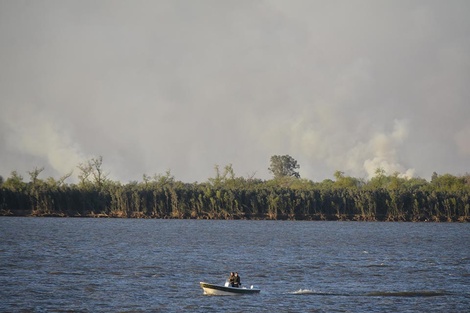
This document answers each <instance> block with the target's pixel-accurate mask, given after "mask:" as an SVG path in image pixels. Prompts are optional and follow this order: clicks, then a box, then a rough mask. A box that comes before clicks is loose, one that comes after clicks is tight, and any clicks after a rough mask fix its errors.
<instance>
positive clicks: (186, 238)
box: [0, 217, 470, 312]
mask: <svg viewBox="0 0 470 313" xmlns="http://www.w3.org/2000/svg"><path fill="white" fill-rule="evenodd" d="M0 236H1V242H0V311H1V312H469V311H470V224H458V223H442V224H441V223H373V222H364V223H360V222H287V221H203V220H139V219H80V218H12V217H0ZM230 271H238V272H239V273H240V275H241V278H242V283H244V284H245V285H251V284H253V285H256V286H257V287H259V288H261V290H262V291H261V293H260V294H259V295H249V296H233V297H232V296H205V295H203V293H202V289H201V288H200V287H199V282H200V281H206V282H210V283H221V284H222V283H224V281H225V279H226V278H227V276H228V274H229V272H230Z"/></svg>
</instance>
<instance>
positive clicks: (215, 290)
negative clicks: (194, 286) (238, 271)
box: [200, 282, 261, 296]
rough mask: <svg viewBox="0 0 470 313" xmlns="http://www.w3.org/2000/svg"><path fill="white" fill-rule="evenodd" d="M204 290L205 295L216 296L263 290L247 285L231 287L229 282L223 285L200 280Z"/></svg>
mask: <svg viewBox="0 0 470 313" xmlns="http://www.w3.org/2000/svg"><path fill="white" fill-rule="evenodd" d="M200 284H201V288H202V290H204V294H205V295H214V296H233V295H246V294H254V293H259V292H260V291H261V290H259V289H257V288H253V286H251V288H246V287H230V286H229V284H228V282H227V283H225V285H224V286H222V285H215V284H209V283H205V282H200Z"/></svg>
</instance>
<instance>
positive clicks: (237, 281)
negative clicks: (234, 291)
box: [233, 272, 242, 287]
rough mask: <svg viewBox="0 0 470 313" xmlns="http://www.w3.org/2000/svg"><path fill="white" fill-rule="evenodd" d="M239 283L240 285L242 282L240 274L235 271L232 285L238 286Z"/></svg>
mask: <svg viewBox="0 0 470 313" xmlns="http://www.w3.org/2000/svg"><path fill="white" fill-rule="evenodd" d="M241 285H242V283H241V282H240V276H239V275H238V273H237V272H236V273H235V276H234V282H233V287H240V286H241Z"/></svg>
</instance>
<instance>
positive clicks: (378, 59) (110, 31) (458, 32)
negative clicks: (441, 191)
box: [0, 0, 470, 183]
mask: <svg viewBox="0 0 470 313" xmlns="http://www.w3.org/2000/svg"><path fill="white" fill-rule="evenodd" d="M469 14H470V1H468V0H463V1H455V0H446V1H442V0H439V1H432V0H422V1H414V0H403V1H401V0H390V1H385V0H384V1H377V0H370V1H346V0H345V1H332V0H325V1H314V0H306V1H295V0H289V1H285V0H279V1H274V0H273V1H267V0H266V1H243V0H233V1H223V0H213V1H206V0H197V1H190V0H186V1H178V0H176V1H175V0H168V1H163V0H157V1H138V0H137V1H136V0H133V1H118V0H110V1H97V0H92V1H86V0H79V1H66V0H65V1H64V0H57V1H56V0H52V1H33V0H29V1H21V0H0V175H2V176H3V177H4V178H8V177H9V176H10V173H11V171H13V170H16V171H18V172H19V173H20V174H21V175H23V176H24V177H25V180H26V181H28V180H29V175H28V174H27V171H31V170H33V169H34V168H36V167H37V168H40V167H45V170H44V172H43V173H42V174H41V176H40V178H47V177H49V176H52V177H54V178H59V177H60V176H62V175H64V174H66V173H67V172H70V171H71V170H73V171H74V172H73V175H74V176H75V177H76V175H77V174H78V173H79V170H78V169H77V165H78V164H79V163H81V162H85V161H86V160H89V159H90V158H92V157H98V156H102V157H103V168H104V169H105V170H106V171H107V172H109V177H110V178H111V179H115V180H120V181H122V182H124V183H127V182H129V181H130V180H138V181H141V180H142V175H143V174H144V173H145V174H147V175H150V176H153V175H154V174H164V173H165V172H166V171H167V170H170V171H171V173H172V174H173V175H174V176H175V178H176V179H177V180H181V181H184V182H194V181H199V182H202V181H206V180H207V179H208V178H209V177H214V173H215V171H214V165H216V164H218V165H220V167H221V168H223V167H224V166H225V165H228V164H232V166H233V169H234V171H235V174H236V175H237V176H244V177H248V176H252V175H254V176H255V177H257V178H261V179H270V178H271V174H270V173H269V171H268V167H269V165H270V164H269V160H270V157H271V156H272V155H276V154H279V155H284V154H288V155H290V156H292V157H293V158H294V159H296V160H297V161H298V163H299V164H300V175H301V177H303V178H307V179H311V180H314V181H321V180H323V179H325V178H333V173H334V172H335V171H336V170H341V171H343V172H345V174H346V175H350V176H354V177H359V178H366V179H367V178H370V177H371V176H373V175H374V171H375V170H376V169H377V168H378V167H381V168H383V169H384V170H385V171H387V173H389V174H392V173H393V172H396V171H398V172H400V173H401V174H403V175H408V176H415V177H422V178H426V179H430V177H431V175H432V173H433V172H434V171H435V172H437V173H438V174H445V173H450V174H453V175H463V174H465V173H467V172H470V18H469ZM69 182H70V181H69Z"/></svg>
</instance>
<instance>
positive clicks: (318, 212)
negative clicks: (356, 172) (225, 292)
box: [0, 158, 470, 221]
mask: <svg viewBox="0 0 470 313" xmlns="http://www.w3.org/2000/svg"><path fill="white" fill-rule="evenodd" d="M271 161H273V159H272V160H271ZM274 161H275V162H277V161H279V160H278V159H274ZM287 161H288V162H290V163H291V164H292V166H293V168H298V165H297V163H296V162H292V160H290V159H288V160H287ZM294 161H295V160H294ZM271 165H272V166H271V168H270V170H273V173H275V171H276V168H275V167H273V165H275V164H273V163H272V164H271ZM78 168H79V169H80V171H81V173H80V175H79V182H78V183H77V184H66V183H65V180H66V179H67V178H68V177H69V176H70V174H67V175H65V176H64V177H62V178H60V179H59V180H56V179H53V178H48V179H45V180H43V179H40V178H39V175H40V173H41V172H42V170H43V168H40V169H37V168H35V169H34V170H33V171H31V172H28V173H29V175H30V181H29V182H25V181H24V179H23V177H22V176H21V175H19V174H18V173H17V172H12V173H11V176H10V177H9V178H7V179H6V180H5V179H3V178H2V177H1V176H0V215H14V216H87V217H130V218H198V219H283V220H284V219H289V220H358V221H470V176H469V175H465V176H453V175H450V174H445V175H438V174H436V173H434V174H433V177H432V179H431V181H430V182H428V181H426V180H425V179H420V178H411V179H405V178H401V177H400V176H399V175H398V173H395V174H393V175H386V174H385V172H384V171H383V170H381V169H377V172H376V176H375V177H373V178H372V179H371V180H369V181H364V180H361V179H357V178H354V177H350V176H345V175H344V173H343V172H340V171H337V172H335V173H334V177H335V180H324V181H322V182H313V181H311V180H306V179H301V178H300V177H299V176H298V174H297V173H295V172H292V171H289V169H287V173H288V175H276V176H275V178H273V179H272V180H267V181H264V180H259V179H256V178H252V177H251V178H244V177H236V176H235V174H234V172H233V169H232V166H231V165H228V166H226V167H225V168H224V169H223V170H222V171H221V170H220V169H219V167H218V166H217V167H216V175H215V177H214V178H210V179H208V181H207V182H203V183H192V184H189V183H183V182H181V181H176V180H175V179H174V177H173V176H172V175H171V173H170V172H167V173H166V174H165V175H154V176H153V177H150V176H147V175H144V176H143V179H142V182H130V183H127V184H122V183H120V182H115V181H111V180H109V179H108V178H107V175H106V174H105V173H104V171H102V159H101V158H98V159H92V160H90V161H89V162H88V163H85V164H80V165H79V167H78ZM276 173H277V172H276Z"/></svg>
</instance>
